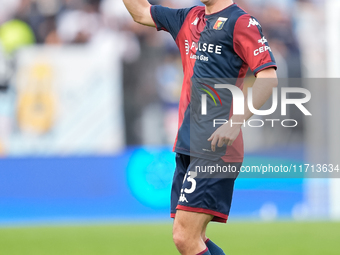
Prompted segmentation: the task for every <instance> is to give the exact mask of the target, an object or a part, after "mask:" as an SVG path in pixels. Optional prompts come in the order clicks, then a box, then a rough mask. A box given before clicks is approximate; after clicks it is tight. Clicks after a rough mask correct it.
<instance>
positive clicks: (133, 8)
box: [123, 0, 155, 27]
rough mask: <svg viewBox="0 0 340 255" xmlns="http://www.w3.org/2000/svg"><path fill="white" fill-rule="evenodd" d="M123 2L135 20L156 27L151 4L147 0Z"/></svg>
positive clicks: (127, 0) (125, 0) (126, 0)
mask: <svg viewBox="0 0 340 255" xmlns="http://www.w3.org/2000/svg"><path fill="white" fill-rule="evenodd" d="M123 2H124V4H125V6H126V9H127V10H128V11H129V13H130V14H131V16H132V18H133V20H134V21H135V22H137V23H139V24H142V25H145V26H150V27H155V23H154V22H153V20H152V17H151V13H150V6H151V5H150V3H149V2H148V1H147V0H123Z"/></svg>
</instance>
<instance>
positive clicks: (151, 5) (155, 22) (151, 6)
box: [150, 5, 160, 31]
mask: <svg viewBox="0 0 340 255" xmlns="http://www.w3.org/2000/svg"><path fill="white" fill-rule="evenodd" d="M150 15H151V18H152V21H153V23H154V24H155V27H156V29H157V31H160V29H158V26H157V24H156V21H155V19H154V18H153V15H152V5H150Z"/></svg>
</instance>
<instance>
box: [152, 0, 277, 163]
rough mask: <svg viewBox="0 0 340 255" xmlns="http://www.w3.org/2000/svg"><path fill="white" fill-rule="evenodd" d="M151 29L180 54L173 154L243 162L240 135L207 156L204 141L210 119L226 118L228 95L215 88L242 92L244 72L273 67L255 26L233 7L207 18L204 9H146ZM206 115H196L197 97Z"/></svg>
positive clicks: (228, 115) (210, 126) (207, 145)
mask: <svg viewBox="0 0 340 255" xmlns="http://www.w3.org/2000/svg"><path fill="white" fill-rule="evenodd" d="M151 15H152V18H153V20H154V22H155V25H156V27H157V30H164V31H168V32H169V33H170V34H171V36H172V37H173V38H174V40H175V41H176V44H177V46H178V48H179V50H180V53H181V58H182V64H183V71H184V80H183V86H182V93H181V98H180V104H179V130H178V134H177V138H176V141H175V145H174V151H175V152H177V153H182V154H186V155H191V156H195V157H201V158H207V159H214V158H215V159H218V158H222V159H223V160H224V161H226V162H242V161H243V156H244V155H243V154H244V150H243V138H242V132H240V135H239V136H238V138H237V139H236V140H235V142H234V143H233V145H232V146H228V147H227V146H224V147H222V148H217V150H216V152H212V151H211V143H210V142H208V141H207V139H208V138H209V137H210V136H211V134H212V133H213V132H214V131H215V130H216V129H217V128H218V127H214V126H213V120H216V119H226V120H228V119H230V118H231V116H232V94H231V92H230V91H229V90H228V89H220V90H218V91H217V89H215V84H232V85H235V86H237V87H239V88H240V89H241V90H242V89H243V82H242V79H243V78H244V77H245V75H246V73H247V71H248V68H250V69H251V71H252V72H253V73H254V75H255V76H256V74H257V73H258V72H260V71H261V70H264V69H266V68H270V67H273V68H276V63H275V59H274V56H273V54H272V52H271V49H270V47H269V45H268V42H267V39H266V38H265V36H264V35H263V33H262V28H261V25H260V24H259V22H258V21H257V20H256V19H255V18H254V17H252V16H250V15H249V14H247V13H246V12H245V11H244V10H243V9H241V8H240V7H239V6H238V5H237V4H233V5H230V6H229V7H227V8H225V9H223V10H221V11H219V12H217V13H213V14H210V15H206V14H205V7H203V6H196V7H192V8H187V9H171V8H167V7H162V6H159V5H154V6H151ZM203 94H206V95H208V97H209V98H208V100H207V102H206V103H207V109H208V114H206V115H203V114H202V111H201V109H202V105H201V104H202V95H203Z"/></svg>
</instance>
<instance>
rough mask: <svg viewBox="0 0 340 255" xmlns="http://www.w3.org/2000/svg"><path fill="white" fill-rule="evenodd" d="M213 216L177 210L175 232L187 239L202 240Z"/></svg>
mask: <svg viewBox="0 0 340 255" xmlns="http://www.w3.org/2000/svg"><path fill="white" fill-rule="evenodd" d="M212 218H213V216H212V215H209V214H205V213H197V212H189V211H183V210H177V213H176V217H175V220H174V226H173V232H174V234H180V235H183V236H185V237H186V238H188V239H190V238H200V237H201V235H202V232H203V231H204V230H205V229H206V226H207V225H208V223H209V222H210V221H211V220H212Z"/></svg>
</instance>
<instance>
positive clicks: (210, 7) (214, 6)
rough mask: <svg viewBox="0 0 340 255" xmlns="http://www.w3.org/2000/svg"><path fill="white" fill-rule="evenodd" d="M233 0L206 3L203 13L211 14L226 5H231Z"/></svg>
mask: <svg viewBox="0 0 340 255" xmlns="http://www.w3.org/2000/svg"><path fill="white" fill-rule="evenodd" d="M233 3H234V1H232V0H223V1H222V0H217V1H216V2H214V3H212V4H206V5H205V14H207V15H209V14H213V13H215V12H219V11H221V10H223V9H225V8H227V7H228V6H230V5H232V4H233Z"/></svg>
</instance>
